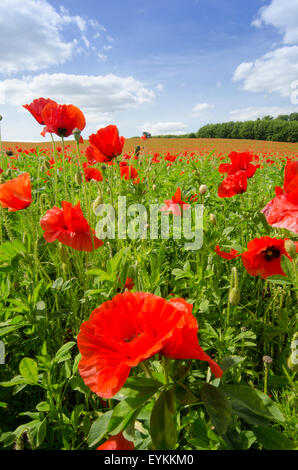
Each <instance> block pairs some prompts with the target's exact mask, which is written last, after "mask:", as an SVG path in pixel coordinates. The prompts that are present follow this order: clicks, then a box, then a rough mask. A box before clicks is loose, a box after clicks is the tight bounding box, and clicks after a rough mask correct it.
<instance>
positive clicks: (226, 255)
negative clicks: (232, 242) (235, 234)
mask: <svg viewBox="0 0 298 470" xmlns="http://www.w3.org/2000/svg"><path fill="white" fill-rule="evenodd" d="M214 251H215V253H217V254H218V255H219V256H221V257H222V258H224V259H227V260H230V259H235V258H238V256H240V253H238V251H237V250H234V248H231V250H230V252H229V253H228V252H227V251H221V249H220V247H219V245H216V247H215V250H214Z"/></svg>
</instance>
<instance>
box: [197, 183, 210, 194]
mask: <svg viewBox="0 0 298 470" xmlns="http://www.w3.org/2000/svg"><path fill="white" fill-rule="evenodd" d="M207 191H208V188H207V186H206V185H205V184H201V186H200V187H199V194H200V196H203V195H204V194H206V193H207Z"/></svg>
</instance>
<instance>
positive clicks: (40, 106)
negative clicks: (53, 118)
mask: <svg viewBox="0 0 298 470" xmlns="http://www.w3.org/2000/svg"><path fill="white" fill-rule="evenodd" d="M49 103H54V104H57V103H56V101H53V100H51V99H49V98H48V99H46V98H38V99H37V100H34V101H32V103H30V104H24V105H23V108H25V109H27V110H28V111H29V112H30V113H31V114H32V116H33V117H34V118H35V119H36V121H37V122H38V123H39V124H42V125H43V124H44V120H43V117H42V111H43V110H44V108H45V107H46V105H47V104H49Z"/></svg>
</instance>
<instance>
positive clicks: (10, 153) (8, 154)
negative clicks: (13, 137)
mask: <svg viewBox="0 0 298 470" xmlns="http://www.w3.org/2000/svg"><path fill="white" fill-rule="evenodd" d="M5 153H6V155H7V156H8V157H12V156H13V155H14V153H13V151H12V150H6V152H5Z"/></svg>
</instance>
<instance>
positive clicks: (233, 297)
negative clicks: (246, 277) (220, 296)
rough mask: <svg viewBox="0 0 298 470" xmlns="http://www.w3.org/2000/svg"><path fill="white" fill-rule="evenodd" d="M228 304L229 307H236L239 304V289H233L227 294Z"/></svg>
mask: <svg viewBox="0 0 298 470" xmlns="http://www.w3.org/2000/svg"><path fill="white" fill-rule="evenodd" d="M229 302H230V304H231V305H238V304H239V302H240V292H239V289H235V287H233V288H232V289H230V292H229Z"/></svg>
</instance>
